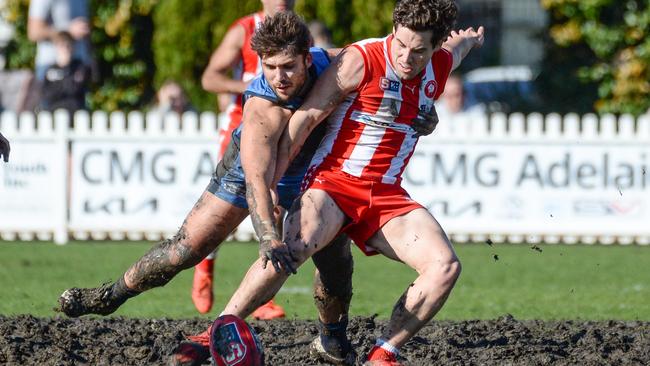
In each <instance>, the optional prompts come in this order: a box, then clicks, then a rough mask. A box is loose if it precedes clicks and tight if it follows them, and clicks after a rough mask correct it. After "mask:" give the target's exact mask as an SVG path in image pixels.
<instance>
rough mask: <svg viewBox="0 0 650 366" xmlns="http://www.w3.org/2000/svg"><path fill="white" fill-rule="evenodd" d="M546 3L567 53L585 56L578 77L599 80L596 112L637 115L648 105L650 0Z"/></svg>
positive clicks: (552, 28) (556, 38)
mask: <svg viewBox="0 0 650 366" xmlns="http://www.w3.org/2000/svg"><path fill="white" fill-rule="evenodd" d="M542 5H543V6H544V7H545V8H546V9H548V10H549V12H550V15H551V26H550V29H549V30H550V33H549V34H550V36H551V38H552V39H553V41H554V42H555V44H556V45H557V46H559V47H560V48H561V49H562V50H563V52H564V53H565V57H564V58H565V59H566V58H567V57H572V56H573V55H581V56H582V57H583V59H585V60H586V61H588V62H587V63H586V64H585V65H584V66H582V67H579V68H577V73H576V76H577V77H578V78H579V79H580V80H581V81H583V82H586V83H595V85H597V100H596V102H595V104H594V108H595V109H596V110H597V111H599V112H612V113H632V114H636V115H638V114H641V113H643V112H645V111H647V110H648V108H650V98H648V95H650V3H649V2H648V1H647V0H619V1H615V0H589V1H586V0H585V1H578V0H542ZM549 61H550V62H553V60H549ZM565 100H566V99H565Z"/></svg>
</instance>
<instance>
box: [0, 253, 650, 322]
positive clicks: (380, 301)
mask: <svg viewBox="0 0 650 366" xmlns="http://www.w3.org/2000/svg"><path fill="white" fill-rule="evenodd" d="M149 245H150V244H147V243H116V242H102V243H71V244H68V245H65V246H56V245H54V244H51V243H7V242H0V298H1V299H2V300H1V301H0V314H3V315H14V314H32V315H35V316H55V315H56V313H55V312H54V311H53V310H52V308H53V307H54V306H55V305H56V300H57V297H58V295H59V294H60V293H61V292H62V291H63V290H64V289H66V288H68V287H73V286H75V287H88V286H93V287H94V286H97V285H99V284H101V283H102V282H107V281H111V280H114V279H116V278H117V277H118V276H120V275H121V274H122V273H123V272H124V270H125V269H126V268H127V267H128V266H129V265H130V264H131V263H132V262H133V261H135V260H136V259H137V258H139V257H140V256H141V255H142V254H143V253H144V252H145V251H146V250H147V249H148V247H149ZM456 251H457V253H458V255H459V257H460V259H461V262H462V264H463V273H462V275H461V278H460V280H459V282H458V284H457V285H456V288H455V289H454V292H453V293H452V295H451V297H450V299H449V301H448V302H447V304H446V305H445V307H444V308H443V310H442V311H441V313H440V314H439V315H438V316H437V318H438V319H449V320H466V319H491V318H496V317H499V316H502V315H505V314H512V315H513V316H514V317H515V318H517V319H545V320H550V319H589V320H604V319H620V320H646V321H647V320H650V301H648V300H649V299H650V247H636V246H630V247H621V246H582V245H577V246H565V245H555V246H552V245H547V246H544V245H541V246H539V248H531V247H530V246H528V245H496V244H495V245H493V246H488V245H486V244H465V245H457V246H456ZM353 254H354V257H355V273H354V280H353V281H354V297H353V299H352V305H351V310H350V312H351V315H352V316H354V315H371V314H375V313H376V314H379V317H381V318H387V317H388V316H389V314H390V310H391V308H392V305H393V303H394V302H395V300H396V299H397V298H398V297H399V295H400V294H401V293H402V292H403V290H404V288H405V287H406V286H407V285H408V283H409V281H412V280H413V279H414V278H415V273H414V272H412V271H411V270H409V269H408V268H406V267H405V266H404V265H401V264H399V263H395V262H391V261H389V260H387V259H385V258H383V257H381V256H376V257H364V256H363V255H362V254H361V253H360V252H359V251H358V250H357V249H356V248H355V249H353ZM256 256H257V248H256V246H255V245H253V244H237V243H228V244H226V245H224V246H223V248H222V250H221V252H220V254H219V259H218V260H217V267H216V268H217V273H216V286H215V290H216V305H215V307H214V308H213V310H212V312H211V313H210V314H208V315H205V316H206V317H211V318H212V317H214V316H215V315H217V314H218V313H219V312H220V310H221V309H222V307H223V305H224V304H225V302H226V300H227V298H228V297H229V296H230V294H231V293H232V292H233V291H234V289H235V288H236V286H237V285H238V283H239V281H240V279H241V277H242V276H243V273H244V272H245V271H246V269H247V268H248V266H249V265H250V263H252V261H253V260H254V259H255V258H256ZM497 257H498V259H496V258H497ZM192 272H193V271H191V270H189V271H185V272H183V273H181V274H179V275H178V276H177V277H176V278H175V279H174V280H173V281H172V282H171V283H169V284H168V285H167V286H165V287H164V288H160V289H155V290H152V291H149V292H148V293H145V294H143V295H140V296H138V297H136V298H134V299H131V300H130V301H128V302H127V303H126V304H125V305H124V306H123V307H122V308H121V309H120V310H118V311H117V312H116V313H115V315H122V316H128V317H156V318H159V317H172V318H190V317H196V316H199V314H198V313H197V312H196V311H195V310H194V307H193V305H192V302H191V300H190V296H189V292H190V285H191V278H192ZM312 274H313V265H312V264H311V262H309V263H308V264H306V265H305V266H303V267H302V268H301V269H300V270H299V273H298V275H296V276H293V277H292V278H290V279H289V281H288V282H287V283H286V284H285V286H284V288H283V289H282V291H281V292H280V294H279V295H278V296H277V300H278V302H279V303H280V304H282V305H283V306H285V309H286V310H287V314H288V316H289V317H296V318H303V319H304V318H308V319H313V318H315V308H314V306H313V303H312V297H311V282H312Z"/></svg>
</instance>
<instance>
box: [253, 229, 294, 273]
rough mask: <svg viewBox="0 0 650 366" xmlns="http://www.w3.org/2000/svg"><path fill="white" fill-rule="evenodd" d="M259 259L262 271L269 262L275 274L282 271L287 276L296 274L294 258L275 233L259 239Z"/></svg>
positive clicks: (268, 233) (263, 235)
mask: <svg viewBox="0 0 650 366" xmlns="http://www.w3.org/2000/svg"><path fill="white" fill-rule="evenodd" d="M260 258H262V267H263V268H264V269H266V265H267V264H268V262H269V261H271V264H273V268H275V272H277V273H280V272H281V271H282V270H284V271H285V272H286V273H287V274H292V273H293V274H296V273H297V272H296V269H295V268H294V262H295V258H294V257H293V255H292V254H291V251H290V250H289V247H288V246H287V245H286V244H285V243H283V242H282V240H280V238H279V237H278V234H276V233H275V232H266V233H264V234H262V236H261V237H260Z"/></svg>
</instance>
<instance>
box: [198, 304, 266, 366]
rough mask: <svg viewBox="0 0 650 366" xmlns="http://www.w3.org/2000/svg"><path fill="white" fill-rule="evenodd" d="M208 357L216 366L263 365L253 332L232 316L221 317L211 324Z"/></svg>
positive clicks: (258, 343) (262, 355) (259, 345)
mask: <svg viewBox="0 0 650 366" xmlns="http://www.w3.org/2000/svg"><path fill="white" fill-rule="evenodd" d="M210 355H211V356H212V360H213V362H214V363H215V364H216V365H217V366H234V365H237V366H262V365H264V350H263V348H262V343H261V342H260V341H259V338H258V337H257V334H255V330H254V329H253V327H251V326H250V325H249V324H248V323H246V321H244V320H243V319H241V318H239V317H237V316H234V315H222V316H220V317H218V318H217V320H215V321H214V323H213V324H212V330H211V331H210Z"/></svg>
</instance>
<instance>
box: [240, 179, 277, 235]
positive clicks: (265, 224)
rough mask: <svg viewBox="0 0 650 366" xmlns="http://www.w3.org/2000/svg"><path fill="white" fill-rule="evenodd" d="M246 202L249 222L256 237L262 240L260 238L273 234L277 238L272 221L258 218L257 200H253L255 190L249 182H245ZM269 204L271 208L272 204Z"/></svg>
mask: <svg viewBox="0 0 650 366" xmlns="http://www.w3.org/2000/svg"><path fill="white" fill-rule="evenodd" d="M246 200H247V201H248V207H249V212H250V216H251V221H252V222H253V228H254V229H255V233H257V236H258V237H259V238H262V236H264V235H266V234H268V233H273V234H275V235H276V236H277V233H276V231H275V225H274V224H273V221H272V220H271V221H269V220H263V219H262V218H261V217H260V213H259V212H258V207H259V206H258V204H257V198H255V188H254V187H253V185H252V184H251V183H250V182H246ZM269 204H270V205H271V207H273V203H272V202H269Z"/></svg>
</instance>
